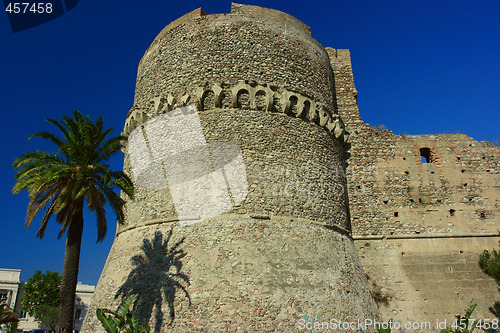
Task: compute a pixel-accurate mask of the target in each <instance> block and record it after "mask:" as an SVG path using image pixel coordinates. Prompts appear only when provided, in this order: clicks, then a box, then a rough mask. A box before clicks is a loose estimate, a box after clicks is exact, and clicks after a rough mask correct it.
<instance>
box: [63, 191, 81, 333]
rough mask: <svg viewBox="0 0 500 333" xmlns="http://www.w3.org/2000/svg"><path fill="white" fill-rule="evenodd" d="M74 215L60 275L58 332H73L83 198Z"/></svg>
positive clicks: (67, 237)
mask: <svg viewBox="0 0 500 333" xmlns="http://www.w3.org/2000/svg"><path fill="white" fill-rule="evenodd" d="M77 205H78V209H77V211H76V212H75V216H74V218H73V220H72V221H71V223H70V225H69V226H68V231H67V232H68V233H67V235H66V249H65V251H64V266H63V271H62V276H61V289H60V294H61V295H60V296H61V310H60V313H59V333H71V332H73V318H74V312H75V291H76V284H77V282H78V268H79V264H80V247H81V244H82V233H83V200H81V202H79V203H78V204H77Z"/></svg>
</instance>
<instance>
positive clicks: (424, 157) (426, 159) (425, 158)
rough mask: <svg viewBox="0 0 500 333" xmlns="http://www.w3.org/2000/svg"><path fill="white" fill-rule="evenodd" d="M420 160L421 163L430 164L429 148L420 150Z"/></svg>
mask: <svg viewBox="0 0 500 333" xmlns="http://www.w3.org/2000/svg"><path fill="white" fill-rule="evenodd" d="M420 159H421V161H422V163H431V162H432V161H431V149H430V148H426V147H424V148H420Z"/></svg>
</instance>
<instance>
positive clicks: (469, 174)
mask: <svg viewBox="0 0 500 333" xmlns="http://www.w3.org/2000/svg"><path fill="white" fill-rule="evenodd" d="M327 52H328V53H329V55H330V59H331V62H332V68H333V70H334V75H335V89H336V95H337V107H338V112H339V114H340V116H341V117H342V119H343V120H344V121H345V124H346V129H347V130H348V131H349V132H350V133H351V136H350V144H351V147H350V157H349V159H348V167H347V179H348V189H349V205H350V210H351V218H352V230H353V236H354V238H355V239H357V241H356V244H357V246H358V248H359V250H360V255H361V258H362V262H363V265H364V267H365V270H366V271H367V273H368V274H369V275H370V276H371V281H372V282H374V283H376V284H377V285H378V287H380V288H382V291H383V293H385V295H388V296H391V300H390V302H389V305H388V306H381V313H382V315H383V316H385V317H386V318H391V317H399V318H401V320H410V319H414V320H417V319H418V320H425V319H433V320H436V319H445V318H450V319H451V318H453V317H454V315H456V314H458V313H463V311H464V310H465V308H467V307H468V304H469V302H470V301H471V300H474V302H478V303H479V304H480V305H479V306H478V309H477V310H476V313H477V315H478V316H483V317H485V318H491V317H493V315H492V314H491V313H490V312H489V311H488V307H489V306H490V305H492V304H493V302H494V301H499V300H500V294H499V293H498V290H497V288H496V283H495V282H494V281H493V279H491V278H489V277H488V276H486V275H485V274H484V273H482V272H481V270H480V269H479V267H478V264H477V260H478V256H479V253H481V252H482V251H483V250H484V249H492V248H493V247H496V245H497V244H498V240H499V239H500V238H499V237H498V231H499V222H500V220H499V214H500V211H499V208H500V191H499V188H500V176H499V172H500V148H499V147H495V146H494V145H493V144H492V143H489V142H477V141H475V140H473V139H472V138H469V137H467V136H466V135H464V134H453V135H451V134H437V135H394V134H393V133H392V132H391V131H390V130H388V129H384V128H382V127H380V126H379V127H372V126H370V125H369V124H366V123H364V122H363V121H362V120H361V118H360V115H359V109H358V106H357V96H358V92H357V91H356V88H355V86H354V80H353V74H352V67H351V60H350V54H349V51H348V50H334V49H331V48H327ZM426 148H427V149H428V150H427V149H426ZM421 149H424V150H423V152H422V151H421ZM422 154H423V155H426V157H427V158H428V163H422V157H421V155H422ZM410 239H411V240H410Z"/></svg>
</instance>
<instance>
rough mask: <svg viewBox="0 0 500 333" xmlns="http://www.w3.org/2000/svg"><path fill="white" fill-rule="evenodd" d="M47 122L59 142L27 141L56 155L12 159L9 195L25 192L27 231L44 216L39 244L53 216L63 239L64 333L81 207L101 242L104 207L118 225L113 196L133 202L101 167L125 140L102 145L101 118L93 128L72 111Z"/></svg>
mask: <svg viewBox="0 0 500 333" xmlns="http://www.w3.org/2000/svg"><path fill="white" fill-rule="evenodd" d="M47 121H48V122H49V123H51V124H53V125H55V126H57V127H58V128H59V130H61V132H62V135H63V138H59V137H58V136H56V135H54V134H52V133H49V132H38V133H35V134H33V135H32V136H31V137H30V139H31V138H33V137H41V138H44V139H48V140H50V141H52V142H53V143H55V144H56V145H57V147H58V149H59V151H58V152H57V154H55V155H53V154H49V153H45V152H41V151H35V152H29V153H26V154H23V155H21V156H20V157H19V158H17V159H16V160H15V161H14V168H16V169H17V172H16V175H15V178H16V180H17V183H16V185H15V186H14V188H13V189H12V192H13V193H14V194H17V193H19V192H21V191H22V190H27V191H28V194H29V204H28V209H27V215H26V227H29V225H30V224H31V222H32V221H33V218H34V217H35V216H36V215H37V214H38V213H39V212H40V210H44V211H45V214H44V216H43V218H42V222H41V225H40V228H39V229H38V232H37V233H36V237H38V238H40V239H41V238H43V236H44V234H45V229H46V227H47V223H48V221H49V219H50V218H51V216H52V215H54V214H55V215H56V221H57V222H58V223H60V224H61V230H60V231H59V235H58V238H61V237H62V236H63V235H64V234H65V233H66V248H65V252H64V266H63V272H62V277H61V278H62V279H61V289H60V293H61V312H60V314H59V331H60V332H64V333H66V332H72V330H73V313H74V306H75V289H76V284H77V281H78V267H79V260H80V247H81V241H82V233H83V209H84V206H85V204H86V205H87V207H88V209H89V210H90V211H91V212H95V214H96V216H97V241H98V242H100V241H102V240H103V239H104V236H105V235H106V231H107V223H106V212H105V209H104V205H105V204H106V202H107V203H109V205H110V206H111V208H112V209H113V211H114V213H115V215H116V217H117V220H118V222H119V223H123V220H124V212H123V206H124V204H125V200H124V199H122V198H121V197H120V196H119V194H117V193H116V192H115V190H116V189H117V188H118V189H121V190H122V191H123V192H124V193H126V194H127V195H128V196H129V197H130V198H133V194H134V188H133V184H132V181H131V180H130V178H129V177H128V176H127V175H126V174H125V173H123V172H122V171H113V170H110V169H109V165H106V162H107V161H108V160H109V159H110V157H111V156H113V155H115V154H116V153H117V152H118V151H119V150H120V141H121V140H126V138H125V137H123V136H117V137H112V138H108V139H107V138H106V137H107V136H108V135H109V134H110V133H111V132H112V130H113V129H112V128H109V129H107V130H104V129H103V120H102V118H101V117H99V118H98V119H97V121H96V122H95V123H93V122H92V121H91V120H90V118H89V116H85V117H84V116H83V115H82V114H81V113H80V112H79V111H77V110H75V111H73V118H70V117H63V120H62V121H61V122H58V121H55V120H52V119H47Z"/></svg>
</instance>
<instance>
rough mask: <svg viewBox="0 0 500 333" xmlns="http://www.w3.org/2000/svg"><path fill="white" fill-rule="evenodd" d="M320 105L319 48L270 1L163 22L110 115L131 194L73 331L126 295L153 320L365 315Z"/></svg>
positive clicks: (333, 125) (325, 71)
mask: <svg viewBox="0 0 500 333" xmlns="http://www.w3.org/2000/svg"><path fill="white" fill-rule="evenodd" d="M189 105H193V106H192V107H191V108H190V107H185V106H189ZM183 107H184V108H183ZM335 107H336V102H335V96H334V87H333V74H332V69H331V67H330V61H329V57H328V55H327V53H326V51H325V49H324V48H323V47H322V46H321V45H320V44H319V43H318V42H317V41H316V40H314V39H313V38H312V37H311V35H310V29H309V27H307V26H306V25H304V24H303V23H302V22H300V21H298V20H297V19H295V18H293V17H291V16H289V15H287V14H285V13H282V12H279V11H276V10H272V9H264V8H260V7H256V6H245V5H239V4H233V5H232V9H231V14H217V15H206V14H205V13H204V12H203V10H202V9H201V8H200V9H197V10H195V11H193V12H191V13H189V14H186V15H185V16H183V17H181V18H179V19H177V20H176V21H174V22H172V23H170V24H169V25H168V26H167V27H166V28H165V29H163V31H162V32H161V33H160V34H159V35H158V36H157V37H156V39H155V40H154V41H153V43H152V44H151V46H150V47H149V49H148V50H147V51H146V53H145V55H144V57H143V58H142V60H141V62H140V64H139V69H138V74H137V85H136V93H135V102H134V107H133V108H132V109H131V110H130V112H129V114H128V116H127V120H126V124H125V128H124V133H125V134H127V135H129V141H128V143H127V146H126V150H125V164H124V168H125V171H126V172H127V173H128V174H130V175H131V177H132V178H133V179H134V181H135V184H136V197H135V198H134V200H129V201H128V202H127V218H126V222H125V224H124V225H119V226H118V228H117V234H116V238H115V241H114V243H113V247H112V249H111V252H110V254H109V257H108V260H107V262H106V265H105V267H104V270H103V272H102V275H101V278H100V280H99V284H98V286H97V288H96V291H95V294H94V301H93V304H92V306H91V308H90V309H89V312H88V315H87V317H86V319H85V324H84V327H83V330H84V331H86V332H99V331H100V330H101V329H100V324H99V322H98V321H97V319H96V318H95V315H94V313H95V309H96V308H110V309H115V308H116V307H117V306H118V305H119V304H120V302H121V301H122V300H123V299H124V297H125V296H127V295H129V294H136V301H135V305H134V308H135V310H136V312H137V313H138V314H139V316H140V317H141V318H143V319H145V320H149V322H150V324H151V326H152V328H153V331H157V332H164V331H168V330H172V331H176V332H181V331H220V330H222V329H227V330H228V331H230V332H234V331H240V330H241V331H259V332H262V331H292V330H296V329H297V328H299V329H300V326H301V325H302V324H303V323H304V322H311V321H313V320H314V321H318V320H319V318H321V321H328V322H335V320H339V321H342V322H345V321H355V320H358V319H359V320H364V319H365V318H368V319H378V310H377V307H376V305H375V303H374V301H373V299H372V297H371V295H370V292H369V286H368V283H367V280H366V277H365V275H364V273H363V270H362V268H361V265H360V262H359V259H358V256H357V252H356V249H355V247H354V244H353V241H352V239H351V238H350V235H349V234H350V222H349V220H350V217H349V208H348V200H347V190H346V178H345V173H344V159H343V156H344V149H345V141H346V140H347V133H346V132H345V130H344V126H343V124H342V121H341V120H340V119H339V117H338V115H337V113H336V111H335ZM179 108H181V109H180V111H179V110H177V109H179ZM175 110H177V111H175ZM193 110H194V111H193ZM184 116H186V117H188V118H189V119H187V118H186V119H187V120H186V119H184V118H182V117H184ZM182 119H184V120H182ZM174 123H176V124H177V125H172V124H174ZM190 191H191V192H190ZM188 192H189V193H188Z"/></svg>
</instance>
